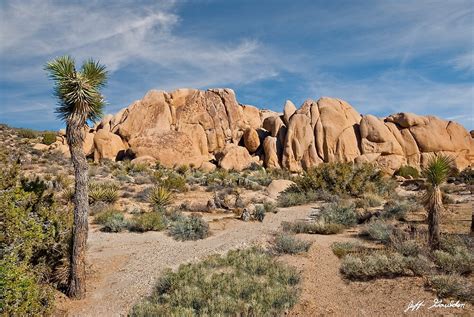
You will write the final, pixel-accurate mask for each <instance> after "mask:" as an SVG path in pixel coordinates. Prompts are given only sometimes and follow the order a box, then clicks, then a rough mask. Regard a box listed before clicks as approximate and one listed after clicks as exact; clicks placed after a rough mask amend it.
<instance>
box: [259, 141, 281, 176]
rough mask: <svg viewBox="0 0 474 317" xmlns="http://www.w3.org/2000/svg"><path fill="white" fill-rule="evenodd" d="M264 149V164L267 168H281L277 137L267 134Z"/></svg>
mask: <svg viewBox="0 0 474 317" xmlns="http://www.w3.org/2000/svg"><path fill="white" fill-rule="evenodd" d="M263 151H264V153H265V157H264V164H265V167H266V168H280V162H279V161H280V160H279V158H278V150H277V138H276V137H272V136H267V137H266V138H265V139H264V140H263Z"/></svg>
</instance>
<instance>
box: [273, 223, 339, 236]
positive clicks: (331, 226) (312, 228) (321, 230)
mask: <svg viewBox="0 0 474 317" xmlns="http://www.w3.org/2000/svg"><path fill="white" fill-rule="evenodd" d="M282 228H283V231H290V232H293V233H309V234H336V233H340V232H342V230H344V226H343V225H341V224H338V223H324V222H321V221H318V222H306V221H295V222H282Z"/></svg>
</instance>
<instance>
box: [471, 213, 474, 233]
mask: <svg viewBox="0 0 474 317" xmlns="http://www.w3.org/2000/svg"><path fill="white" fill-rule="evenodd" d="M472 235H474V211H472V214H471V236H472Z"/></svg>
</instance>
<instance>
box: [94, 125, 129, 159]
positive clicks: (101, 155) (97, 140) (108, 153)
mask: <svg viewBox="0 0 474 317" xmlns="http://www.w3.org/2000/svg"><path fill="white" fill-rule="evenodd" d="M126 149H127V146H126V145H125V144H124V142H123V141H122V139H121V138H120V137H119V136H118V135H116V134H113V133H112V132H109V131H107V130H105V129H102V130H99V131H97V133H96V134H95V135H94V161H95V162H98V161H100V160H102V159H109V160H116V159H119V158H120V157H121V156H123V155H125V150H126Z"/></svg>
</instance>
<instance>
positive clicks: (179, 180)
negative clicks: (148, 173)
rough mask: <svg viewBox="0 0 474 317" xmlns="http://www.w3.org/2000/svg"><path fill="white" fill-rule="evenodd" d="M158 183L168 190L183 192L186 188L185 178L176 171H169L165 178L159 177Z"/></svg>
mask: <svg viewBox="0 0 474 317" xmlns="http://www.w3.org/2000/svg"><path fill="white" fill-rule="evenodd" d="M157 182H158V185H159V186H161V187H164V188H166V189H168V190H170V191H177V192H185V191H187V190H188V188H187V186H186V178H185V177H184V176H182V175H179V174H176V173H170V174H168V176H167V177H166V178H161V179H159V180H158V181H157Z"/></svg>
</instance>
